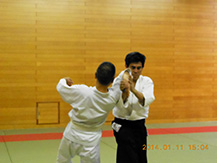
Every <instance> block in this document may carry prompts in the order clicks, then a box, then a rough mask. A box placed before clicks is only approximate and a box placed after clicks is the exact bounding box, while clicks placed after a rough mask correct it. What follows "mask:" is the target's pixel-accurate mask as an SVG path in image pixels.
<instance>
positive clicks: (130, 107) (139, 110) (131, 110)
mask: <svg viewBox="0 0 217 163" xmlns="http://www.w3.org/2000/svg"><path fill="white" fill-rule="evenodd" d="M120 78H121V76H118V77H117V78H116V79H115V81H114V84H115V83H116V82H118V80H120ZM135 89H136V90H137V91H139V92H141V93H142V94H143V96H144V98H145V104H144V106H142V105H141V104H140V103H139V101H138V98H137V97H136V96H135V95H134V94H133V93H132V92H130V95H129V97H128V100H127V101H126V102H125V105H124V106H123V105H122V104H121V103H119V102H118V104H117V105H116V107H115V108H114V109H113V115H114V116H115V117H117V118H120V119H126V120H131V121H133V120H140V119H146V118H148V114H149V105H150V104H151V103H152V102H153V101H154V100H155V96H154V84H153V81H152V80H151V78H149V77H147V76H142V75H140V76H139V78H138V79H137V81H136V85H135Z"/></svg>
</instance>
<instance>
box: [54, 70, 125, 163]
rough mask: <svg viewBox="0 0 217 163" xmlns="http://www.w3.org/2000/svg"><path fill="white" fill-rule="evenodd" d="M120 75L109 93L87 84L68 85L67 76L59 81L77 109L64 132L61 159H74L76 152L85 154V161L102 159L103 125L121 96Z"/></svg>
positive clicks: (66, 98) (60, 88)
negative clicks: (100, 147) (100, 149)
mask: <svg viewBox="0 0 217 163" xmlns="http://www.w3.org/2000/svg"><path fill="white" fill-rule="evenodd" d="M122 75H123V73H122ZM119 79H120V80H118V81H117V82H116V84H115V85H113V87H112V88H110V89H109V91H108V92H107V93H102V92H100V91H98V90H97V89H96V87H88V86H86V85H72V86H68V85H67V84H66V80H65V79H61V80H60V81H59V83H58V85H57V90H58V92H59V93H60V95H61V97H62V99H63V100H64V101H65V102H67V103H69V104H70V105H71V106H72V107H73V109H72V110H71V111H70V112H69V117H70V119H71V121H70V122H69V123H68V125H67V127H66V129H65V131H64V133H63V139H62V141H61V144H60V147H59V152H58V158H57V163H70V162H71V158H73V157H74V156H75V155H79V156H80V157H81V162H82V163H99V162H100V152H99V143H100V138H101V135H102V129H101V127H102V125H103V124H104V122H105V121H106V118H107V116H108V114H109V112H110V111H111V110H112V109H113V108H114V106H115V105H116V103H117V102H118V100H119V98H120V94H121V91H120V88H119V87H120V82H121V80H122V78H119ZM121 102H122V103H123V101H122V98H121V99H120V103H121Z"/></svg>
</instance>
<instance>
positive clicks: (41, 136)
mask: <svg viewBox="0 0 217 163" xmlns="http://www.w3.org/2000/svg"><path fill="white" fill-rule="evenodd" d="M205 132H217V126H203V127H179V128H151V129H148V134H149V135H165V134H188V133H190V134H191V133H205ZM62 136H63V133H37V134H17V135H0V142H16V141H34V140H57V139H61V138H62ZM113 136H114V135H113V131H112V130H104V131H103V133H102V137H113Z"/></svg>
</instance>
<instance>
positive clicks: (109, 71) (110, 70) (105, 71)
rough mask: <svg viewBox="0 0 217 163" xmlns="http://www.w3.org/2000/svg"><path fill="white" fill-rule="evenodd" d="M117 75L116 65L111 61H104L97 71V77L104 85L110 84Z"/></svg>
mask: <svg viewBox="0 0 217 163" xmlns="http://www.w3.org/2000/svg"><path fill="white" fill-rule="evenodd" d="M114 77H115V66H114V65H113V64H112V63H111V62H103V63H101V64H100V65H99V67H98V68H97V71H96V78H97V79H98V81H99V82H100V84H102V85H109V84H110V83H112V82H113V80H114Z"/></svg>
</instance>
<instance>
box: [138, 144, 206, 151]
mask: <svg viewBox="0 0 217 163" xmlns="http://www.w3.org/2000/svg"><path fill="white" fill-rule="evenodd" d="M187 147H188V148H187V149H188V150H208V149H209V147H208V145H205V144H201V145H196V144H189V145H187ZM142 150H184V145H175V146H172V145H168V144H164V145H163V146H160V145H150V144H148V145H145V144H144V145H143V149H142Z"/></svg>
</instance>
